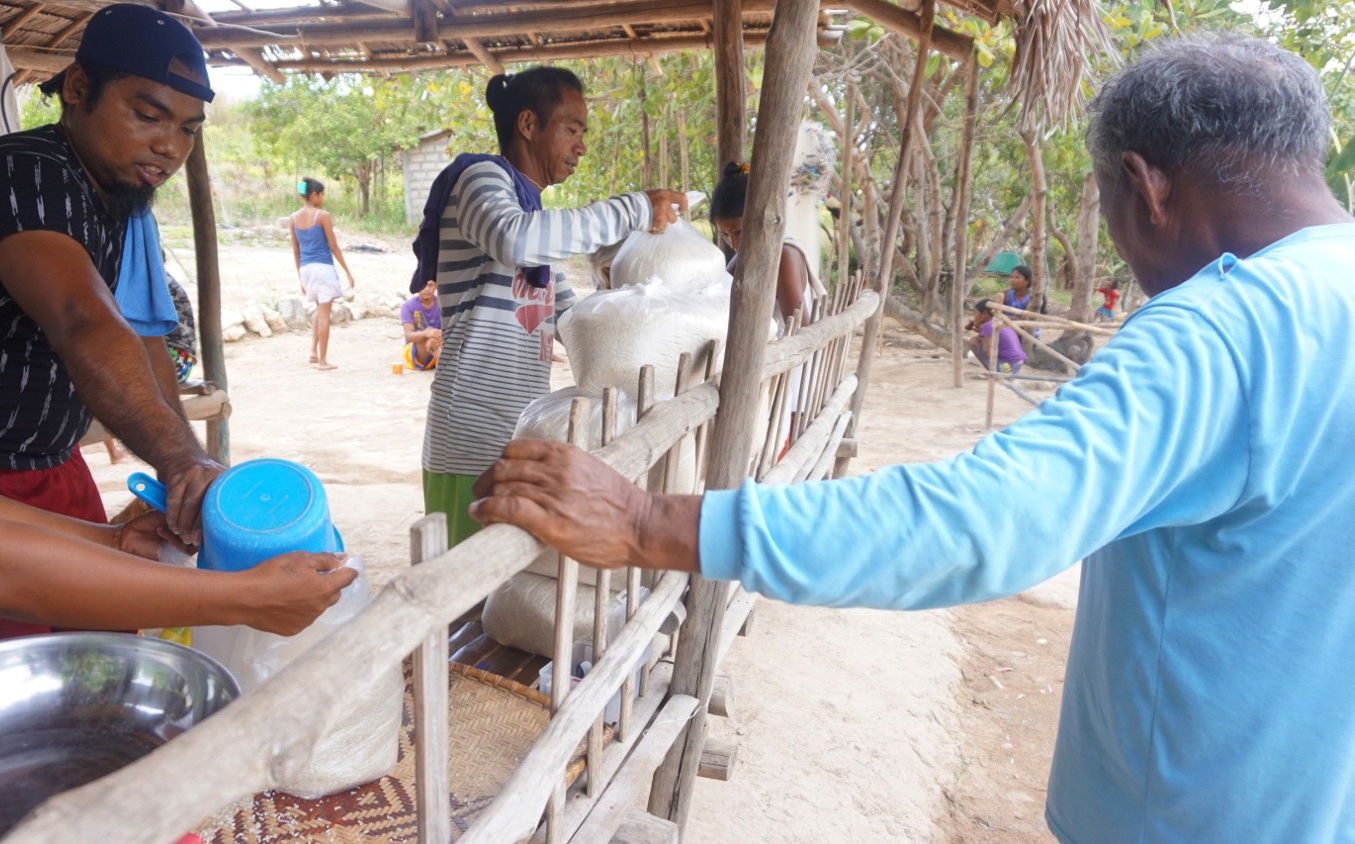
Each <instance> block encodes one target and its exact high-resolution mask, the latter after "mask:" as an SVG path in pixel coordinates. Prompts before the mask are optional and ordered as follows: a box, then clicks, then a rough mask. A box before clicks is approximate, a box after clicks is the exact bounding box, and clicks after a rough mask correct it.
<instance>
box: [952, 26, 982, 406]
mask: <svg viewBox="0 0 1355 844" xmlns="http://www.w3.org/2000/svg"><path fill="white" fill-rule="evenodd" d="M965 76H966V79H965V112H964V136H963V138H962V139H961V141H960V163H959V164H958V165H957V166H956V169H955V182H956V184H957V186H958V190H959V192H960V195H959V196H958V197H957V198H956V201H955V204H956V206H957V209H956V212H955V272H954V273H953V274H952V276H951V282H950V330H951V348H950V351H951V373H952V375H953V376H954V381H955V387H957V388H958V387H959V386H960V385H961V384H963V383H964V382H963V379H962V378H961V375H960V367H961V365H962V364H963V363H964V297H965V293H967V292H968V290H967V289H966V288H967V287H968V284H967V283H966V279H967V278H968V277H969V272H968V270H969V162H970V158H971V155H972V153H973V151H974V118H975V113H976V112H977V111H978V106H979V72H978V62H977V61H976V59H975V56H974V54H972V53H971V54H970V56H969V58H968V59H967V60H966V61H965Z"/></svg>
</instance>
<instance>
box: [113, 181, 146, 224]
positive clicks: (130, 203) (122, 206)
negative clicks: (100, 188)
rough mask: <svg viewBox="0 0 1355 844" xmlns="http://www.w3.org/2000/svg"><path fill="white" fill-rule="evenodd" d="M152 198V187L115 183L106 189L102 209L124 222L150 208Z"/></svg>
mask: <svg viewBox="0 0 1355 844" xmlns="http://www.w3.org/2000/svg"><path fill="white" fill-rule="evenodd" d="M154 198H155V186H154V185H147V184H140V185H122V184H117V183H116V182H115V183H114V184H113V185H112V186H111V187H109V189H108V192H107V195H106V197H105V199H104V207H105V209H106V210H107V211H108V213H110V214H112V215H113V216H114V217H117V218H118V219H119V220H125V219H127V218H128V217H131V216H132V215H133V214H139V213H141V212H142V211H144V210H146V209H147V208H150V206H151V200H153V199H154Z"/></svg>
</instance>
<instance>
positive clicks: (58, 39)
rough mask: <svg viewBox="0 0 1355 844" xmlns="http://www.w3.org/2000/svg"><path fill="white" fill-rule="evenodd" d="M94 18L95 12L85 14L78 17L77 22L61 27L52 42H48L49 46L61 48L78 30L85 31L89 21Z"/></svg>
mask: <svg viewBox="0 0 1355 844" xmlns="http://www.w3.org/2000/svg"><path fill="white" fill-rule="evenodd" d="M92 17H94V13H93V12H85V13H84V14H82V15H79V16H77V17H76V18H75V20H73V21H71V22H70V23H68V24H66V25H65V26H63V27H61V29H60V30H59V31H58V32H57V33H56V35H53V36H52V38H51V40H50V41H48V42H47V46H48V47H60V46H61V43H62V42H63V41H65V40H66V39H67V38H70V37H71V35H73V34H74V33H75V31H76V30H78V29H83V28H84V26H85V24H87V23H89V19H90V18H92Z"/></svg>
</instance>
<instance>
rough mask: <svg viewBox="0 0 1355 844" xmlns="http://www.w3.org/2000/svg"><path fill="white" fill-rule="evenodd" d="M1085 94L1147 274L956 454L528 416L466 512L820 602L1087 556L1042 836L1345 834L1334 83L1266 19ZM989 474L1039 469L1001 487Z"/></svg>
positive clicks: (940, 602) (961, 593) (583, 556)
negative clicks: (734, 461)
mask: <svg viewBox="0 0 1355 844" xmlns="http://www.w3.org/2000/svg"><path fill="white" fill-rule="evenodd" d="M1092 115H1093V121H1092V124H1091V127H1090V130H1089V133H1088V147H1089V149H1090V151H1091V153H1092V159H1093V163H1094V167H1095V174H1096V179H1097V183H1098V185H1099V187H1100V190H1101V196H1102V198H1103V207H1104V213H1105V216H1106V222H1107V227H1108V230H1109V232H1110V236H1111V239H1112V240H1113V241H1114V243H1115V245H1116V248H1117V249H1118V250H1119V252H1120V254H1121V255H1122V256H1123V257H1124V259H1125V261H1126V262H1127V263H1128V265H1129V267H1130V269H1131V270H1132V271H1133V273H1134V275H1135V277H1136V278H1137V280H1138V281H1139V283H1140V284H1141V285H1142V286H1143V289H1144V290H1145V291H1146V292H1147V293H1148V294H1149V295H1150V296H1151V298H1150V299H1149V300H1148V302H1147V304H1145V305H1144V306H1143V307H1141V308H1139V309H1138V310H1137V311H1136V312H1135V313H1134V314H1132V315H1131V316H1130V317H1129V318H1128V319H1127V320H1126V321H1125V323H1124V326H1123V328H1122V329H1121V330H1120V331H1119V332H1118V334H1117V335H1116V336H1115V338H1114V339H1113V340H1111V341H1110V343H1108V344H1107V345H1106V346H1105V347H1104V348H1103V349H1102V350H1101V351H1100V352H1099V353H1098V354H1097V355H1096V356H1095V357H1094V358H1093V359H1092V360H1091V361H1090V362H1089V363H1087V364H1086V365H1085V366H1083V367H1082V369H1081V370H1080V371H1079V373H1078V375H1077V377H1076V378H1075V379H1074V380H1072V381H1070V382H1069V383H1067V384H1064V385H1063V386H1062V387H1061V388H1060V389H1059V391H1058V392H1057V393H1056V394H1055V395H1054V396H1053V397H1051V398H1050V399H1048V400H1046V401H1045V402H1044V403H1043V404H1042V405H1041V406H1040V407H1039V408H1037V409H1035V410H1033V411H1032V412H1031V413H1029V414H1028V415H1027V416H1025V417H1023V418H1022V419H1021V420H1019V421H1018V422H1016V423H1015V424H1013V425H1011V426H1010V427H1008V428H1007V429H1005V430H1003V431H999V432H997V433H995V434H993V435H991V436H989V437H987V438H985V439H984V440H982V441H981V442H980V443H979V444H978V445H977V446H976V447H975V448H974V450H973V451H972V452H970V453H966V454H961V455H959V456H956V457H954V458H951V459H949V460H943V461H940V462H936V463H929V464H920V465H910V466H894V467H890V468H887V469H883V470H880V471H876V472H874V473H873V474H871V475H868V476H862V477H855V478H849V479H845V480H836V481H827V482H821V483H814V484H793V485H790V486H780V487H760V486H757V485H755V484H752V483H748V484H745V485H744V486H743V487H742V488H740V489H737V490H729V491H719V492H710V493H707V494H706V495H705V496H701V497H697V496H686V497H672V496H650V495H648V494H646V493H643V492H641V491H640V490H638V489H636V488H634V487H631V486H629V485H627V484H626V483H625V482H624V481H623V480H622V479H620V478H619V476H617V475H615V474H614V473H611V471H610V470H608V469H605V467H602V465H601V464H600V463H598V462H597V461H595V460H593V459H592V458H591V457H588V456H587V455H584V454H583V453H582V452H580V451H578V450H577V449H572V448H570V447H568V446H565V445H563V444H544V443H539V442H533V441H521V442H517V443H512V444H510V445H509V447H508V448H507V449H506V450H505V453H504V457H503V459H501V460H500V461H499V462H498V463H496V464H495V466H494V467H493V468H491V469H490V470H489V471H488V472H487V473H486V474H485V475H484V476H482V477H481V478H480V480H479V481H478V482H477V486H476V492H477V494H478V495H479V496H480V499H479V500H478V501H477V503H476V504H475V505H474V507H473V509H472V514H473V515H474V516H476V517H477V518H479V519H481V520H482V521H486V522H497V521H505V522H510V523H514V524H518V525H521V526H523V527H525V528H527V529H528V530H530V531H532V532H533V533H534V534H536V535H537V536H538V537H540V538H541V539H543V540H544V541H546V542H548V543H549V544H551V545H553V546H555V547H557V548H559V549H561V550H562V551H564V552H565V553H567V554H569V555H570V556H572V557H574V558H576V559H578V560H580V561H581V562H584V563H588V564H591V565H616V564H619V563H627V564H635V565H642V566H647V567H654V568H671V569H678V570H686V571H692V572H698V571H699V572H700V573H701V574H703V575H704V576H706V577H709V578H718V579H728V580H737V581H740V582H742V583H743V585H744V586H745V587H747V588H748V589H750V590H753V591H756V592H760V593H762V594H764V595H768V596H771V597H775V598H779V599H782V600H786V601H791V602H795V603H805V604H822V605H830V606H870V607H886V608H897V609H916V608H924V607H940V606H948V605H953V604H961V603H968V602H976V601H985V600H989V599H992V598H997V597H1001V596H1005V595H1011V594H1013V593H1015V592H1018V591H1020V590H1022V589H1025V588H1027V587H1029V586H1032V585H1034V584H1036V583H1038V582H1040V581H1042V580H1044V579H1046V578H1048V577H1050V576H1051V575H1053V574H1055V573H1057V572H1059V571H1062V570H1064V569H1066V568H1067V567H1069V566H1071V565H1073V564H1074V563H1076V562H1077V561H1078V560H1082V559H1084V558H1085V562H1084V565H1083V569H1082V581H1081V587H1080V594H1079V601H1078V610H1077V620H1076V625H1075V628H1074V631H1073V640H1072V646H1071V649H1070V651H1069V654H1068V668H1067V675H1066V678H1065V687H1064V696H1063V705H1062V714H1061V718H1060V723H1059V733H1058V738H1057V742H1056V745H1055V751H1054V760H1053V767H1052V770H1051V773H1050V781H1049V791H1048V801H1047V805H1046V820H1047V822H1048V824H1049V827H1050V829H1051V831H1052V832H1053V833H1054V835H1055V837H1057V838H1058V839H1059V840H1060V841H1061V842H1065V844H1121V842H1123V843H1124V844H1129V843H1130V842H1134V844H1143V843H1144V842H1180V844H1202V843H1207V842H1219V844H1224V842H1226V843H1227V844H1236V842H1249V844H1257V843H1259V844H1272V843H1273V844H1281V843H1283V844H1289V842H1332V841H1355V705H1352V701H1355V671H1351V670H1350V668H1351V660H1352V654H1355V565H1352V555H1351V551H1350V538H1349V520H1350V519H1351V518H1352V516H1355V342H1352V335H1351V326H1352V325H1355V295H1352V293H1355V277H1353V276H1352V273H1353V272H1355V269H1352V268H1355V221H1353V220H1352V218H1351V217H1350V215H1349V214H1347V213H1346V212H1345V210H1344V209H1342V208H1341V207H1340V205H1338V204H1337V202H1336V201H1335V199H1334V198H1333V197H1332V195H1331V193H1330V191H1329V190H1328V189H1327V187H1326V184H1325V182H1324V180H1323V169H1324V165H1325V160H1326V153H1327V145H1328V139H1329V129H1328V115H1327V108H1326V103H1325V101H1324V97H1323V93H1322V86H1321V84H1320V82H1319V80H1318V78H1317V75H1316V74H1315V72H1314V71H1313V70H1312V68H1311V67H1310V66H1309V65H1308V64H1307V63H1306V62H1304V61H1303V60H1302V59H1301V58H1299V57H1298V56H1295V55H1293V54H1291V53H1288V52H1286V51H1284V50H1282V49H1280V48H1278V47H1276V46H1274V45H1272V44H1270V43H1268V42H1265V41H1259V40H1254V39H1243V38H1236V37H1216V38H1212V39H1209V40H1175V39H1173V40H1167V41H1165V43H1164V44H1163V45H1162V46H1160V47H1158V48H1156V49H1154V50H1152V51H1151V52H1149V53H1147V54H1146V55H1145V56H1144V57H1143V58H1142V60H1141V61H1139V62H1138V63H1137V64H1136V65H1135V66H1133V67H1130V68H1128V69H1126V70H1124V71H1123V72H1121V73H1120V74H1119V75H1118V76H1116V77H1115V78H1114V79H1112V80H1111V81H1110V82H1108V83H1107V84H1106V85H1105V86H1104V88H1103V89H1102V90H1101V92H1100V93H1099V95H1098V96H1097V98H1096V100H1095V101H1094V103H1093V106H1092ZM543 461H544V462H545V463H546V464H548V465H547V466H546V467H545V470H544V471H543V468H542V466H541V463H542V462H543ZM1003 489H1021V490H1024V491H1025V494H1023V495H1021V496H1018V497H1009V498H1008V499H1006V500H1005V501H1004V506H1003V507H1002V508H1000V509H999V510H996V511H995V510H994V509H993V508H992V507H991V501H992V495H993V491H994V490H1003Z"/></svg>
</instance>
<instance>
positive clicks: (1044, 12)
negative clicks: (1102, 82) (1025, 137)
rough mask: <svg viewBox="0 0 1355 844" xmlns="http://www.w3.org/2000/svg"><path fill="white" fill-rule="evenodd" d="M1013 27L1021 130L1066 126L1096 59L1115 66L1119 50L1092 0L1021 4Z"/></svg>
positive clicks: (1015, 88)
mask: <svg viewBox="0 0 1355 844" xmlns="http://www.w3.org/2000/svg"><path fill="white" fill-rule="evenodd" d="M1023 6H1024V8H1022V9H1020V10H1019V14H1018V21H1019V24H1018V26H1017V28H1016V55H1015V56H1013V57H1012V68H1011V76H1010V77H1009V78H1008V84H1009V85H1010V86H1011V88H1012V92H1013V97H1014V101H1015V102H1016V103H1019V104H1020V126H1021V130H1022V131H1024V132H1037V133H1038V132H1041V131H1043V130H1044V129H1045V128H1048V127H1050V126H1053V125H1058V124H1063V123H1067V122H1068V121H1069V120H1071V119H1072V118H1073V117H1074V116H1075V115H1076V114H1078V113H1079V112H1080V111H1081V109H1082V106H1083V105H1084V104H1085V103H1086V90H1087V88H1086V83H1087V81H1088V79H1089V77H1090V76H1091V71H1092V68H1093V67H1094V66H1095V65H1096V63H1097V60H1098V58H1103V59H1104V60H1105V61H1107V62H1109V63H1111V64H1116V63H1118V62H1119V52H1118V51H1117V50H1116V48H1115V45H1114V43H1113V42H1112V41H1111V38H1110V31H1109V29H1107V27H1106V24H1105V21H1104V20H1103V19H1102V16H1101V7H1100V4H1099V3H1097V2H1096V0H1025V2H1024V3H1023Z"/></svg>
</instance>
